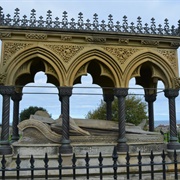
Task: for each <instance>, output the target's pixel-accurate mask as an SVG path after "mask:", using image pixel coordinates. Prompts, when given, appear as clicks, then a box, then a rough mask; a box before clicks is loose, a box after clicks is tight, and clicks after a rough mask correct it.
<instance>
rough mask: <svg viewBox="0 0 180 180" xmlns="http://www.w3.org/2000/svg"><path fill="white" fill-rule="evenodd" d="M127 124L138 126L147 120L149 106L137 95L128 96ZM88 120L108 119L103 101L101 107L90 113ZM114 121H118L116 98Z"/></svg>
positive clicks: (126, 104) (115, 102)
mask: <svg viewBox="0 0 180 180" xmlns="http://www.w3.org/2000/svg"><path fill="white" fill-rule="evenodd" d="M125 106H126V108H125V115H126V122H128V123H133V124H135V125H138V124H139V123H141V121H142V120H144V119H146V120H147V119H148V118H147V105H146V103H145V102H143V101H142V99H141V98H139V97H136V96H135V95H132V96H127V97H126V100H125ZM86 118H87V119H106V103H105V102H104V101H103V100H101V103H100V105H99V107H98V108H97V109H95V110H92V111H89V112H88V113H87V115H86ZM112 120H114V121H117V120H118V99H117V98H115V99H114V101H113V103H112Z"/></svg>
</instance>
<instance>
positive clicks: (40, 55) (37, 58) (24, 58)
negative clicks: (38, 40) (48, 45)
mask: <svg viewBox="0 0 180 180" xmlns="http://www.w3.org/2000/svg"><path fill="white" fill-rule="evenodd" d="M38 63H39V64H38ZM40 64H41V65H40ZM33 68H35V69H34V71H36V72H37V71H38V70H39V71H40V70H43V71H44V72H45V74H46V75H47V77H48V82H51V83H53V84H55V85H57V86H59V85H60V84H59V83H60V82H62V83H63V82H64V79H65V68H64V66H63V64H62V63H61V61H60V60H59V59H58V57H57V56H56V55H54V54H53V53H52V52H50V51H48V50H46V49H45V48H42V47H31V48H29V49H27V50H25V51H23V52H21V53H19V54H18V55H16V56H15V57H12V59H11V60H9V61H8V63H7V64H6V65H5V66H4V67H3V69H4V71H5V72H9V73H8V74H7V78H6V84H9V85H16V83H17V82H18V79H19V78H23V77H27V78H28V75H29V76H30V75H31V74H32V71H33ZM34 74H35V72H34V73H33V75H34ZM31 79H32V77H31V78H29V81H31Z"/></svg>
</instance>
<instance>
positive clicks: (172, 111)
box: [164, 89, 180, 150]
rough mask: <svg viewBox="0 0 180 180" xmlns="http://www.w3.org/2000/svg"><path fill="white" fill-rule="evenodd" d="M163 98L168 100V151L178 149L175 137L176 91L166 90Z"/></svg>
mask: <svg viewBox="0 0 180 180" xmlns="http://www.w3.org/2000/svg"><path fill="white" fill-rule="evenodd" d="M164 93H165V96H166V97H167V98H168V99H169V121H170V142H169V143H168V145H167V148H168V149H174V150H175V149H180V144H179V143H178V137H177V126H176V106H175V98H176V97H177V96H178V95H179V90H178V89H166V90H165V91H164Z"/></svg>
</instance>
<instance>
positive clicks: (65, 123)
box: [59, 87, 72, 154]
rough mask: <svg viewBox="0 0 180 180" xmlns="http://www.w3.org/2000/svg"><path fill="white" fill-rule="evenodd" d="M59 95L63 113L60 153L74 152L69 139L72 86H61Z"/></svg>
mask: <svg viewBox="0 0 180 180" xmlns="http://www.w3.org/2000/svg"><path fill="white" fill-rule="evenodd" d="M59 95H60V100H61V111H62V112H61V114H62V140H61V147H60V148H59V153H61V154H70V153H72V146H71V145H70V140H69V97H70V96H71V95H72V87H60V88H59Z"/></svg>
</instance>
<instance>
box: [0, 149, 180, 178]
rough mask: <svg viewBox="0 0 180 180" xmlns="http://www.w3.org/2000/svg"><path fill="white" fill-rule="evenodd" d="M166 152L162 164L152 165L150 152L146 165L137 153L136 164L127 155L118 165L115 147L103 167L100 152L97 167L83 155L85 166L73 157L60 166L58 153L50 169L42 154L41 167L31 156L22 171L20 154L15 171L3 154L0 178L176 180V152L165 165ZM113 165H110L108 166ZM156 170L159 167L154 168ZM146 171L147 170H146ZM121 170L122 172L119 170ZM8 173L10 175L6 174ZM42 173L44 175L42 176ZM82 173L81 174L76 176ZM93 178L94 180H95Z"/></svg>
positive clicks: (153, 157) (152, 155)
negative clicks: (124, 160)
mask: <svg viewBox="0 0 180 180" xmlns="http://www.w3.org/2000/svg"><path fill="white" fill-rule="evenodd" d="M166 156H167V155H166V153H165V151H164V150H163V151H162V154H161V155H160V157H161V159H162V160H161V161H160V162H155V155H154V153H153V151H151V153H150V155H149V161H146V163H143V161H142V159H143V156H142V154H141V152H140V151H139V153H138V154H137V156H136V157H137V163H130V160H131V158H132V156H131V155H130V154H129V152H127V154H126V157H125V159H126V162H125V163H119V159H120V158H121V155H119V156H118V154H117V151H116V148H114V150H113V153H112V161H109V164H105V165H104V164H103V162H104V161H103V160H104V159H105V157H103V156H102V154H101V152H100V153H99V157H97V165H91V158H92V157H90V156H89V154H88V153H86V155H85V156H84V165H81V166H79V165H77V157H76V155H75V154H73V155H72V164H71V165H69V166H67V165H63V158H62V156H61V154H59V156H58V158H57V164H58V165H57V166H54V167H51V166H49V160H50V159H49V157H48V155H47V153H46V154H45V157H44V159H43V161H44V162H43V163H44V167H35V158H34V157H33V155H31V157H30V159H29V163H30V164H29V167H28V168H27V167H26V168H25V167H23V166H21V158H20V155H17V158H16V161H15V164H16V165H15V166H16V167H15V168H8V167H6V158H5V156H4V155H3V156H2V160H1V164H2V165H1V168H0V172H1V179H8V178H12V177H14V179H23V178H24V179H28V178H29V179H36V178H38V179H39V178H43V179H50V178H51V179H52V178H56V179H59V180H62V179H63V178H65V179H66V178H68V179H73V180H78V179H82V177H81V176H82V174H83V173H82V172H84V174H83V179H87V180H89V179H93V180H94V179H96V178H97V179H100V180H102V179H104V178H105V177H106V176H107V175H108V179H109V180H110V179H114V180H117V179H121V177H124V179H132V177H134V176H135V175H136V179H144V176H145V175H146V177H147V176H148V177H149V178H150V179H151V180H154V179H163V180H166V179H169V176H168V175H169V174H170V175H171V178H172V177H173V179H175V180H177V179H178V171H180V169H179V168H178V167H179V164H180V162H178V161H177V153H176V151H174V152H173V156H174V160H172V161H171V162H166ZM110 162H112V163H110ZM168 166H171V168H168ZM157 167H158V168H157ZM145 168H146V169H145ZM92 169H96V173H94V174H93V173H92V171H91V170H92ZM106 169H110V170H112V171H111V173H110V172H109V173H107V171H106ZM122 169H124V170H123V171H122ZM65 170H71V172H72V173H69V172H68V174H67V173H64V174H63V172H65ZM51 171H56V174H53V173H50V172H51ZM9 172H13V173H11V175H9ZM23 172H26V175H24V174H23ZM37 172H41V173H39V174H38V173H37ZM42 172H43V173H42ZM79 172H81V173H79ZM95 177H96V178H95Z"/></svg>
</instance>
